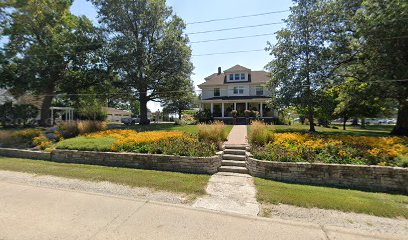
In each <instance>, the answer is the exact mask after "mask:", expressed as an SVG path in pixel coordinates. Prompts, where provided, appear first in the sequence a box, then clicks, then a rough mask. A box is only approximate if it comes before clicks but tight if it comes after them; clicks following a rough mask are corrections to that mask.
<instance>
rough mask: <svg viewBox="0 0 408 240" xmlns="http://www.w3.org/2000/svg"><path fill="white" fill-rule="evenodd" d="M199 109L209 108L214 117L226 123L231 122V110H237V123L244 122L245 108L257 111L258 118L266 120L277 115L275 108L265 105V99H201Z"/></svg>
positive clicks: (268, 120)
mask: <svg viewBox="0 0 408 240" xmlns="http://www.w3.org/2000/svg"><path fill="white" fill-rule="evenodd" d="M200 109H201V110H209V111H210V112H211V114H212V117H213V118H214V119H217V120H222V121H224V122H226V123H229V122H231V123H232V120H233V117H232V111H233V110H236V111H237V118H236V119H237V123H240V122H243V123H245V122H246V119H247V117H246V116H245V110H250V111H257V112H259V118H260V119H262V120H264V121H266V122H272V121H273V120H274V119H275V118H276V117H277V114H276V113H275V110H273V109H271V108H270V107H268V106H267V104H266V100H265V99H262V100H246V101H240V100H236V101H231V100H230V101H228V100H203V101H202V102H201V105H200Z"/></svg>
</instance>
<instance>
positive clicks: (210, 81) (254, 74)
mask: <svg viewBox="0 0 408 240" xmlns="http://www.w3.org/2000/svg"><path fill="white" fill-rule="evenodd" d="M232 68H234V67H232ZM230 69H231V68H230ZM249 74H250V80H249V82H251V83H267V82H268V81H269V80H270V79H271V77H270V73H268V72H265V71H251V72H250V73H249ZM225 77H226V74H225V73H221V74H220V75H218V74H216V73H214V74H212V75H210V76H208V77H206V78H205V80H206V81H205V82H204V83H202V84H200V85H198V86H199V87H200V86H214V85H223V84H224V83H225V84H230V83H227V82H225ZM231 83H232V82H231ZM240 83H244V82H240Z"/></svg>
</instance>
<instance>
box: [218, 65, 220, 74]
mask: <svg viewBox="0 0 408 240" xmlns="http://www.w3.org/2000/svg"><path fill="white" fill-rule="evenodd" d="M220 74H221V67H218V75H220Z"/></svg>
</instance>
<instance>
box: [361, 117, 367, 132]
mask: <svg viewBox="0 0 408 240" xmlns="http://www.w3.org/2000/svg"><path fill="white" fill-rule="evenodd" d="M361 128H363V129H365V128H366V122H365V118H362V119H361Z"/></svg>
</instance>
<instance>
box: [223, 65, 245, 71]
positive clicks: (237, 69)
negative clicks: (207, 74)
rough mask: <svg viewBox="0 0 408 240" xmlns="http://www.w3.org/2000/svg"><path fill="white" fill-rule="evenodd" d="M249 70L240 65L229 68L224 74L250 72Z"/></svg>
mask: <svg viewBox="0 0 408 240" xmlns="http://www.w3.org/2000/svg"><path fill="white" fill-rule="evenodd" d="M250 71H251V69H249V68H246V67H243V66H241V65H238V64H237V65H235V66H233V67H231V68H228V69H227V70H225V71H224V72H250Z"/></svg>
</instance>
